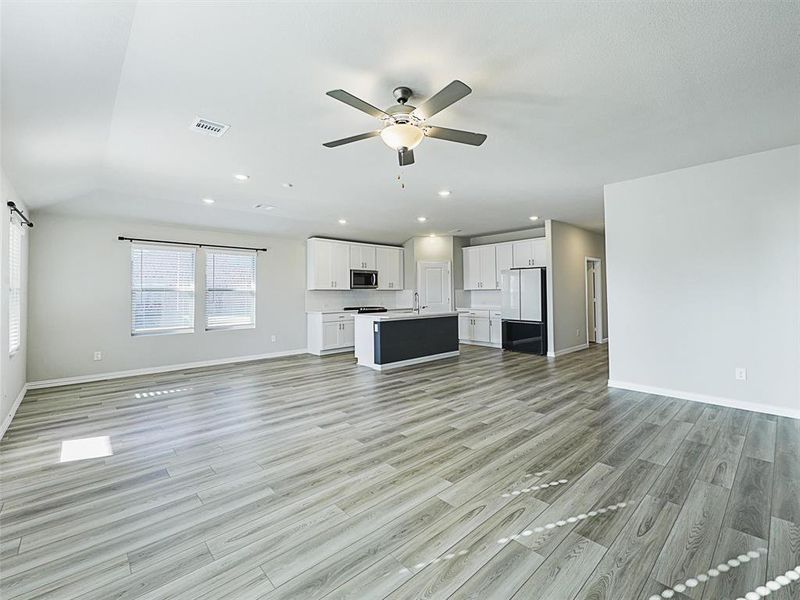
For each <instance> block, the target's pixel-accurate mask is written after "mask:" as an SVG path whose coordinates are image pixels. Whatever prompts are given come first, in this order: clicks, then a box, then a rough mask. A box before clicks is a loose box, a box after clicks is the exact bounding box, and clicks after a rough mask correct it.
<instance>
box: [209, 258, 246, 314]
mask: <svg viewBox="0 0 800 600" xmlns="http://www.w3.org/2000/svg"><path fill="white" fill-rule="evenodd" d="M255 326H256V253H255V252H234V251H231V250H208V251H207V253H206V329H221V328H231V327H255Z"/></svg>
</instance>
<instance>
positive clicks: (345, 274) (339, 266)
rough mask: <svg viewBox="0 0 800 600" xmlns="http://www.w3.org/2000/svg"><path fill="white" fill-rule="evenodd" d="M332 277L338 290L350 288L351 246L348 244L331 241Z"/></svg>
mask: <svg viewBox="0 0 800 600" xmlns="http://www.w3.org/2000/svg"><path fill="white" fill-rule="evenodd" d="M331 246H332V249H331V279H332V280H333V287H334V289H337V290H349V289H350V248H349V246H348V245H347V244H337V243H331Z"/></svg>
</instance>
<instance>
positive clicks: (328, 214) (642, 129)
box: [2, 1, 800, 242]
mask: <svg viewBox="0 0 800 600" xmlns="http://www.w3.org/2000/svg"><path fill="white" fill-rule="evenodd" d="M798 58H800V4H798V3H797V2H783V3H777V2H775V3H773V2H752V3H727V2H726V3H721V2H717V3H705V2H664V3H661V2H641V3H634V2H620V3H501V2H476V3H419V4H417V3H413V4H412V3H393V2H391V3H390V2H381V3H344V2H331V3H309V4H306V3H298V2H294V3H255V2H240V3H231V2H224V3H223V2H217V3H207V2H204V3H201V2H192V3H180V2H141V3H125V2H114V3H111V2H109V3H99V2H97V3H79V2H66V3H64V2H8V1H6V2H4V3H3V7H2V109H3V110H2V134H3V136H2V138H3V139H2V151H3V156H2V159H3V167H4V169H5V171H6V173H7V175H8V176H9V178H10V179H11V181H12V182H14V185H15V187H16V189H17V191H18V193H19V194H20V196H21V198H23V199H24V200H26V201H27V202H28V203H29V204H30V205H31V206H33V207H35V208H39V209H47V210H53V211H63V212H71V213H76V214H89V213H94V214H101V215H102V214H106V215H112V216H113V215H115V216H121V217H130V218H145V219H152V220H163V221H168V222H177V223H185V224H190V225H195V226H209V227H219V228H224V229H242V230H247V231H257V232H264V233H271V234H285V235H297V236H300V235H309V234H327V235H339V236H345V237H352V238H361V239H371V240H378V241H393V242H399V241H402V240H404V239H406V238H408V237H410V236H411V235H415V234H420V233H429V232H432V231H436V232H440V233H444V232H448V231H452V230H456V229H458V230H461V233H462V234H464V235H475V234H480V233H486V232H492V231H502V230H509V229H516V228H525V227H528V226H529V225H530V221H528V219H527V217H528V216H529V215H531V214H538V215H540V216H542V217H543V218H554V219H561V220H564V221H568V222H572V223H576V224H578V225H582V226H585V227H589V228H596V229H600V228H602V218H603V216H602V215H603V211H602V195H603V189H602V186H603V184H605V183H609V182H614V181H620V180H624V179H630V178H635V177H640V176H644V175H648V174H652V173H657V172H662V171H667V170H670V169H676V168H680V167H684V166H688V165H693V164H698V163H703V162H708V161H712V160H717V159H722V158H727V157H730V156H736V155H740V154H746V153H750V152H757V151H760V150H766V149H769V148H775V147H779V146H785V145H789V144H792V143H797V142H798V141H800V112H798V105H799V103H800V69H798V66H797V65H798V63H797V61H798ZM456 78H458V79H461V80H463V81H464V82H466V83H467V84H468V85H470V86H471V87H472V88H473V90H474V91H473V94H472V95H471V96H468V97H467V98H466V99H464V100H462V101H461V102H459V103H457V104H456V105H454V106H452V107H450V108H448V109H447V110H445V111H444V112H442V113H440V114H439V115H436V116H435V117H434V118H432V119H431V122H432V123H434V124H437V125H442V126H444V127H455V128H461V129H467V130H472V131H478V132H483V133H486V134H488V136H489V138H488V140H487V141H486V143H485V144H484V145H483V146H481V147H479V148H473V147H470V146H463V145H460V144H453V143H447V142H442V141H439V140H433V139H427V140H424V141H423V142H422V144H421V145H420V147H419V148H418V149H417V150H416V151H415V154H416V158H417V163H416V164H415V165H413V166H410V167H407V168H404V169H400V168H399V167H398V166H397V159H396V156H395V155H394V154H393V153H392V151H391V150H389V149H388V148H386V147H385V146H384V145H383V144H382V142H381V141H380V139H379V138H374V139H370V140H366V141H362V142H357V143H354V144H352V145H349V146H344V147H340V148H336V149H327V148H323V147H322V142H324V141H328V140H332V139H336V138H339V137H345V136H348V135H353V134H356V133H361V132H365V131H369V130H371V129H375V128H376V124H377V121H375V120H373V119H371V118H370V117H369V116H367V115H365V114H363V113H360V112H358V111H356V110H354V109H352V108H350V107H348V106H346V105H344V104H341V103H339V102H336V101H335V100H333V99H331V98H328V97H327V96H325V92H326V91H327V90H330V89H334V88H343V89H345V90H348V91H349V92H351V93H353V94H355V95H356V96H359V97H361V98H363V99H365V100H367V101H368V102H371V103H373V104H375V105H377V106H380V107H382V108H383V107H386V106H389V105H391V104H393V103H394V102H393V98H392V95H391V91H392V89H393V88H394V87H395V86H397V85H408V86H411V87H412V88H413V89H414V91H415V92H416V93H418V94H419V95H420V96H421V97H422V98H424V97H425V96H428V95H430V94H432V93H434V92H436V91H437V90H438V89H439V88H441V87H442V86H444V85H445V84H447V83H448V82H449V81H451V80H452V79H456ZM419 101H420V99H419V98H414V99H412V101H411V103H412V104H414V103H415V102H417V103H418V102H419ZM198 115H199V116H203V117H206V118H209V119H213V120H219V121H222V122H225V123H229V124H230V125H231V129H230V131H229V132H228V133H227V134H226V135H225V136H224V137H222V138H219V139H217V138H212V137H206V136H202V135H200V134H197V133H196V132H193V131H191V130H190V129H189V124H190V122H191V121H192V119H193V118H194V117H195V116H198ZM234 172H244V173H248V174H250V175H251V177H252V178H251V180H250V181H248V182H246V183H240V182H237V181H235V180H234V179H233V178H232V177H231V174H232V173H234ZM398 174H402V180H403V182H404V183H405V189H401V188H400V185H399V183H398V181H397V179H396V177H397V175H398ZM283 182H291V183H293V184H294V187H293V188H291V189H286V188H283V187H282V186H281V183H283ZM443 188H447V189H451V190H453V194H452V195H451V196H450V197H449V198H447V199H442V198H439V197H438V196H437V194H436V192H437V191H438V190H440V189H443ZM206 196H211V197H213V198H215V199H216V204H214V205H213V206H206V205H204V204H202V203H201V202H200V198H202V197H206ZM259 202H261V203H267V204H272V205H274V206H276V209H275V210H273V211H270V212H264V211H258V210H256V209H253V208H252V206H253V205H254V204H256V203H259ZM419 215H425V216H427V217H428V222H427V223H425V224H422V225H421V224H419V223H417V221H416V217H417V216H419ZM340 217H345V218H347V220H348V225H347V226H345V227H342V226H340V225H338V224H337V219H338V218H340ZM679 218H680V215H676V219H679Z"/></svg>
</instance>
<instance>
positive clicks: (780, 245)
mask: <svg viewBox="0 0 800 600" xmlns="http://www.w3.org/2000/svg"><path fill="white" fill-rule="evenodd" d="M605 221H606V246H607V248H606V249H607V255H608V267H609V268H608V296H609V325H610V371H611V372H610V379H611V381H610V382H609V385H613V386H617V387H625V388H630V389H646V390H653V391H655V392H657V393H664V394H669V395H672V396H678V397H682V398H689V399H695V400H704V401H708V402H717V403H721V404H727V405H732V406H739V407H741V408H749V409H752V410H761V411H764V412H771V413H777V414H788V415H792V416H796V417H800V146H790V147H787V148H781V149H777V150H771V151H768V152H761V153H758V154H751V155H747V156H741V157H738V158H733V159H730V160H724V161H720V162H715V163H709V164H705V165H700V166H697V167H691V168H688V169H680V170H678V171H672V172H669V173H663V174H660V175H654V176H652V177H645V178H642V179H637V180H633V181H626V182H622V183H615V184H611V185H607V186H606V187H605ZM737 367H744V368H746V369H747V381H746V382H743V381H737V380H736V379H735V377H734V373H735V369H736V368H737Z"/></svg>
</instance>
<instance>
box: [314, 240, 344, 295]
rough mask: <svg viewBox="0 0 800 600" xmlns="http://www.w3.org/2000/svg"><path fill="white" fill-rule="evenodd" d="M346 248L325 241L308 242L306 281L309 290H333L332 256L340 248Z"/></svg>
mask: <svg viewBox="0 0 800 600" xmlns="http://www.w3.org/2000/svg"><path fill="white" fill-rule="evenodd" d="M342 246H344V248H345V249H346V248H347V246H346V245H344V244H337V243H335V242H328V241H325V240H310V241H309V242H308V247H307V252H308V265H307V267H308V281H307V284H308V285H307V287H308V289H310V290H332V289H334V288H335V281H334V277H335V276H334V274H333V261H334V255H335V253H336V251H337V249H339V248H340V247H342Z"/></svg>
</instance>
